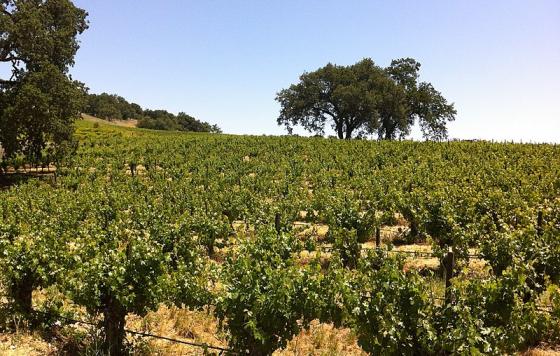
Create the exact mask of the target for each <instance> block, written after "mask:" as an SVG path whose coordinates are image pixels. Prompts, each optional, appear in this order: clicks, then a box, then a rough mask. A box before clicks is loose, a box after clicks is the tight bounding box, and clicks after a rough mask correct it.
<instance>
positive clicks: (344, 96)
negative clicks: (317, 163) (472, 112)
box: [276, 58, 456, 140]
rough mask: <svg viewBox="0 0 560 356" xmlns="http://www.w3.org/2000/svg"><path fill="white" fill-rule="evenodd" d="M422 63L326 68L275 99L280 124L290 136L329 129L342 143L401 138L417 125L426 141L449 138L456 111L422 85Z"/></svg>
mask: <svg viewBox="0 0 560 356" xmlns="http://www.w3.org/2000/svg"><path fill="white" fill-rule="evenodd" d="M419 69H420V63H418V62H417V61H415V60H414V59H411V58H404V59H399V60H394V61H392V62H391V65H390V66H389V67H387V68H382V67H380V66H378V65H376V64H375V63H374V62H373V61H372V60H371V59H369V58H365V59H363V60H361V61H359V62H357V63H355V64H353V65H350V66H339V65H334V64H331V63H329V64H327V65H326V66H325V67H322V68H319V69H317V70H316V71H314V72H310V73H304V74H302V75H301V76H300V81H299V83H297V84H294V85H291V86H290V87H289V88H287V89H283V90H281V91H280V92H279V93H278V94H277V97H276V100H277V101H278V102H280V105H281V111H280V116H279V117H278V124H279V125H285V126H286V128H287V130H288V132H289V133H291V132H292V131H293V127H294V126H298V125H300V126H302V127H303V128H304V129H306V130H307V131H309V132H314V133H317V134H320V135H323V134H324V133H325V127H326V126H327V125H330V126H331V128H332V129H333V130H334V131H335V132H336V134H337V136H338V138H340V139H342V138H345V139H350V138H352V137H363V136H368V135H377V136H378V137H379V138H380V139H388V140H392V139H396V138H403V137H405V136H407V135H408V134H410V131H411V128H412V127H413V125H414V124H415V123H416V122H418V123H419V124H420V127H421V129H422V132H423V134H424V137H425V138H429V139H442V138H445V137H446V136H447V128H446V123H447V122H448V121H452V120H454V119H455V115H456V110H455V108H454V105H453V104H448V103H447V100H446V99H445V98H444V97H443V96H442V95H441V93H440V92H438V91H437V90H436V89H435V88H434V87H433V86H432V85H431V84H430V83H426V82H418V76H419Z"/></svg>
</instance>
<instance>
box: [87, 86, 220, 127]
mask: <svg viewBox="0 0 560 356" xmlns="http://www.w3.org/2000/svg"><path fill="white" fill-rule="evenodd" d="M84 112H85V113H86V114H89V115H92V116H95V117H98V118H101V119H105V120H129V119H138V127H141V128H146V129H152V130H171V131H194V132H215V133H219V132H221V130H220V128H219V127H218V126H217V125H211V124H209V123H207V122H203V121H200V120H197V119H195V118H194V117H192V116H190V115H187V114H185V113H184V112H180V113H179V114H178V115H175V114H172V113H170V112H168V111H166V110H149V109H146V110H144V109H142V107H141V106H140V105H138V104H136V103H129V102H128V101H127V100H126V99H125V98H123V97H122V96H119V95H115V94H107V93H102V94H89V95H88V98H87V104H86V107H85V109H84Z"/></svg>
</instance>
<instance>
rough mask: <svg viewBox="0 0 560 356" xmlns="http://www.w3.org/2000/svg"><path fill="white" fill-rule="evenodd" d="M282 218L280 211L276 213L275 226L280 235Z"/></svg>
mask: <svg viewBox="0 0 560 356" xmlns="http://www.w3.org/2000/svg"><path fill="white" fill-rule="evenodd" d="M280 218H281V215H280V213H276V215H275V216H274V227H275V228H276V233H277V234H278V235H280V229H281V226H280Z"/></svg>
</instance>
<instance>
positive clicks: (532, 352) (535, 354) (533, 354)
mask: <svg viewBox="0 0 560 356" xmlns="http://www.w3.org/2000/svg"><path fill="white" fill-rule="evenodd" d="M520 355H522V356H560V350H558V349H556V350H555V349H544V348H539V347H537V348H534V349H529V350H527V351H525V352H522V353H520Z"/></svg>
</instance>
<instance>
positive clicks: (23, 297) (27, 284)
mask: <svg viewBox="0 0 560 356" xmlns="http://www.w3.org/2000/svg"><path fill="white" fill-rule="evenodd" d="M10 294H11V297H12V298H13V300H14V304H15V309H16V311H17V312H18V313H21V314H22V315H24V316H25V317H27V318H28V317H30V316H31V314H32V313H33V304H32V301H33V278H32V277H29V276H26V277H24V278H22V279H20V280H12V283H11V286H10Z"/></svg>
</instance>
